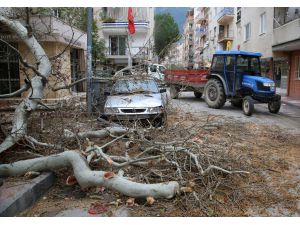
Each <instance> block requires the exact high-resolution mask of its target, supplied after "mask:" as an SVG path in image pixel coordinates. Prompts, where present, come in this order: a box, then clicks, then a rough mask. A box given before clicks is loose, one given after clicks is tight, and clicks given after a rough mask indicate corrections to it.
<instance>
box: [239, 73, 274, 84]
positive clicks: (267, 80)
mask: <svg viewBox="0 0 300 225" xmlns="http://www.w3.org/2000/svg"><path fill="white" fill-rule="evenodd" d="M244 80H249V81H260V82H262V83H274V81H273V80H272V79H270V78H267V77H259V76H251V75H244Z"/></svg>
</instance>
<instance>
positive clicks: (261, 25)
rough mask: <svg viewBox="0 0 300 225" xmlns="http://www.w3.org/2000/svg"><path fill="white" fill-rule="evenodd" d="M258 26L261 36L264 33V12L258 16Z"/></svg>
mask: <svg viewBox="0 0 300 225" xmlns="http://www.w3.org/2000/svg"><path fill="white" fill-rule="evenodd" d="M259 21H260V26H259V33H260V34H263V33H266V30H267V28H266V13H265V12H264V13H263V14H261V15H260V20H259Z"/></svg>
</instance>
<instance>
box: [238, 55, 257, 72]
mask: <svg viewBox="0 0 300 225" xmlns="http://www.w3.org/2000/svg"><path fill="white" fill-rule="evenodd" d="M236 65H237V66H236V70H237V72H238V73H246V74H247V75H255V76H257V75H260V74H261V72H260V61H259V57H256V56H247V55H239V56H238V57H237V63H236Z"/></svg>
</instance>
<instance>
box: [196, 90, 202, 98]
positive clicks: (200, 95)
mask: <svg viewBox="0 0 300 225" xmlns="http://www.w3.org/2000/svg"><path fill="white" fill-rule="evenodd" d="M194 95H195V97H196V98H201V97H202V93H201V92H199V91H194Z"/></svg>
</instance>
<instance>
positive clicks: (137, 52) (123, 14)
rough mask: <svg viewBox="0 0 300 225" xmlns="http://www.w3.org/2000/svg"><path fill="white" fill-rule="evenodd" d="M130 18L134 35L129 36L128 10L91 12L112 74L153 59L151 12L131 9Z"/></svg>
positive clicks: (152, 18)
mask: <svg viewBox="0 0 300 225" xmlns="http://www.w3.org/2000/svg"><path fill="white" fill-rule="evenodd" d="M132 15H133V17H134V25H135V33H134V34H129V32H128V7H122V8H121V7H102V8H94V19H95V20H96V23H97V26H98V28H99V37H100V38H102V39H104V41H105V46H106V48H107V52H106V58H107V60H108V62H107V65H108V66H110V67H112V68H113V69H114V70H119V69H122V68H124V67H126V66H128V64H132V65H135V64H137V63H139V62H145V61H152V59H153V40H154V39H153V31H154V8H153V7H147V8H146V7H143V8H139V7H135V8H134V7H133V8H132Z"/></svg>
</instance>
